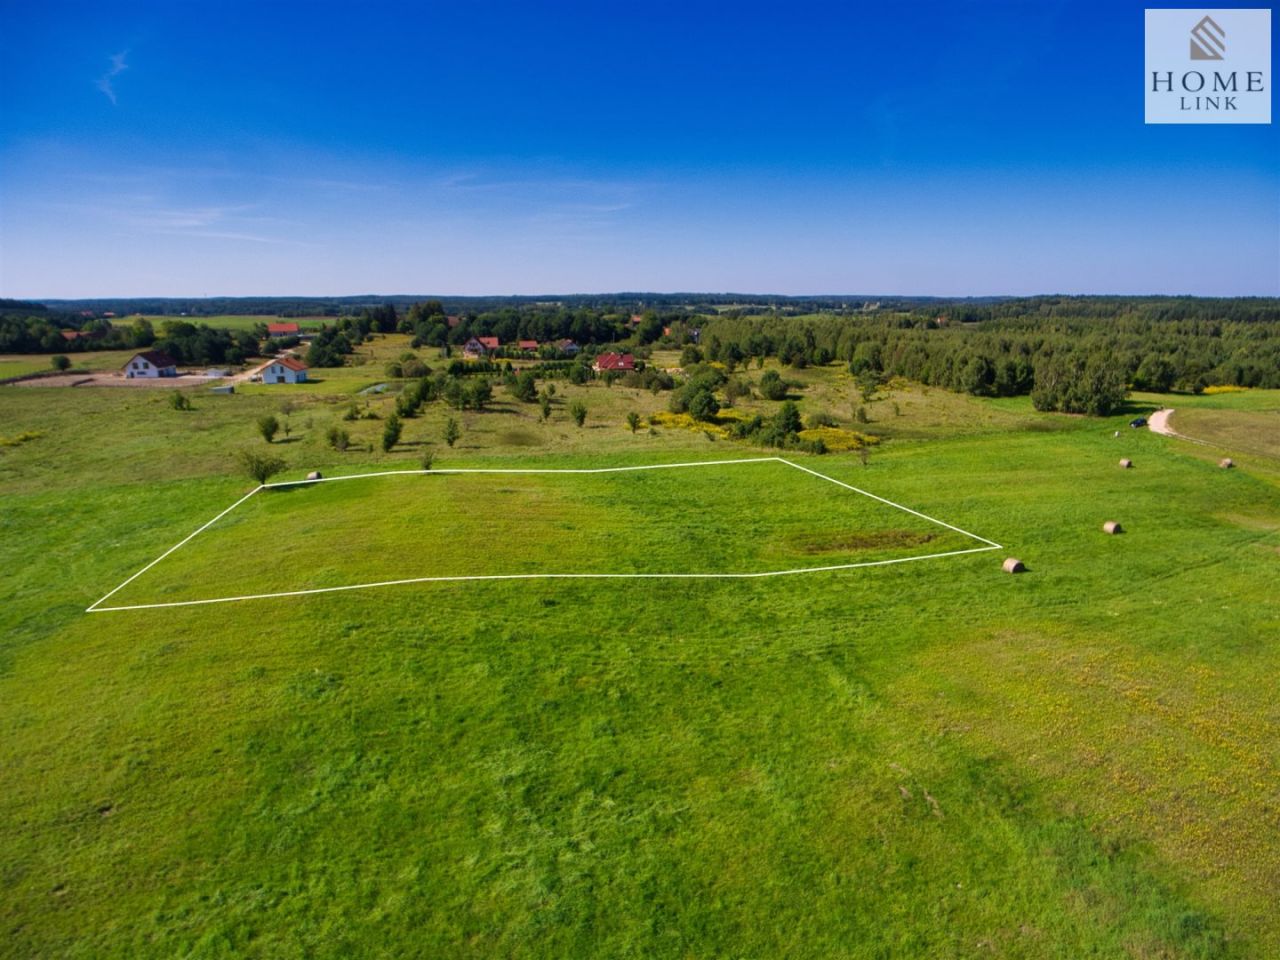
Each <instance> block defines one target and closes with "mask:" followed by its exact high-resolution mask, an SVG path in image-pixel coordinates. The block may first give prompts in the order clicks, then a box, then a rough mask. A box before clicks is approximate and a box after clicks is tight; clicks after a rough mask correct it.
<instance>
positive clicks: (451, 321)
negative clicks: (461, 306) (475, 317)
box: [444, 313, 462, 330]
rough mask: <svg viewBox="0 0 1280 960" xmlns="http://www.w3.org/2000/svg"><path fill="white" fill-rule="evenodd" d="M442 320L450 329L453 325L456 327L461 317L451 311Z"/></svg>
mask: <svg viewBox="0 0 1280 960" xmlns="http://www.w3.org/2000/svg"><path fill="white" fill-rule="evenodd" d="M444 322H445V323H447V324H448V325H449V329H450V330H452V329H453V328H454V327H456V326H457V325H458V324H460V323H461V322H462V317H460V316H458V315H457V314H456V313H453V314H450V315H449V316H447V317H445V318H444Z"/></svg>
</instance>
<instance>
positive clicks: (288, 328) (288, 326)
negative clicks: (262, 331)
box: [267, 323, 299, 336]
mask: <svg viewBox="0 0 1280 960" xmlns="http://www.w3.org/2000/svg"><path fill="white" fill-rule="evenodd" d="M298 329H299V328H298V325H297V324H296V323H268V324H267V333H269V334H271V335H272V336H275V335H276V334H277V333H297V332H298Z"/></svg>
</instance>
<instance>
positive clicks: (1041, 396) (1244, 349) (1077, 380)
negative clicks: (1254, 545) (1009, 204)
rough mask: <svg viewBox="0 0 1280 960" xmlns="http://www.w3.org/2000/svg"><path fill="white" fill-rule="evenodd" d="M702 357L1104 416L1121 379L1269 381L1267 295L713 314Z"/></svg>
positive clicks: (1185, 386) (1135, 382)
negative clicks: (818, 367)
mask: <svg viewBox="0 0 1280 960" xmlns="http://www.w3.org/2000/svg"><path fill="white" fill-rule="evenodd" d="M701 349H702V351H703V353H704V355H705V358H706V359H708V360H722V361H723V360H729V361H734V362H737V361H741V360H744V359H748V358H752V357H758V356H775V357H778V358H779V359H780V360H782V362H784V363H787V364H791V365H793V366H804V365H806V364H813V363H817V364H825V363H833V362H839V363H845V364H848V365H849V368H850V370H851V372H852V373H854V374H856V375H870V376H875V377H880V378H885V377H892V376H901V377H906V378H908V379H911V380H916V381H919V382H921V383H925V384H929V385H933V386H939V387H944V388H946V389H950V390H956V391H961V392H965V393H971V394H975V395H978V396H1013V395H1020V394H1028V393H1029V394H1031V397H1032V399H1033V401H1034V402H1035V405H1036V407H1037V408H1038V409H1041V410H1061V411H1066V412H1073V413H1093V414H1107V413H1109V412H1111V411H1112V410H1114V409H1115V408H1116V407H1117V406H1118V405H1119V404H1120V402H1121V401H1122V400H1123V399H1124V396H1125V394H1126V392H1127V391H1128V389H1129V388H1133V389H1138V390H1150V391H1155V392H1167V391H1170V390H1187V391H1199V390H1202V389H1203V388H1204V387H1206V386H1209V385H1211V384H1231V385H1238V386H1244V387H1270V388H1278V387H1280V302H1278V301H1275V300H1192V299H1171V298H1161V299H1150V300H1145V299H1144V300H1138V299H1111V298H1094V297H1073V298H1037V299H1034V300H1023V301H1007V302H1002V303H999V304H993V305H987V306H978V305H972V304H965V305H955V304H952V305H949V306H945V307H933V308H930V309H927V310H926V309H922V308H917V309H915V310H913V311H911V312H889V311H879V312H875V313H871V314H864V315H861V316H856V317H853V316H819V317H808V318H770V317H720V318H716V319H713V320H710V321H708V322H707V323H706V324H705V325H704V326H703V329H702V337H701Z"/></svg>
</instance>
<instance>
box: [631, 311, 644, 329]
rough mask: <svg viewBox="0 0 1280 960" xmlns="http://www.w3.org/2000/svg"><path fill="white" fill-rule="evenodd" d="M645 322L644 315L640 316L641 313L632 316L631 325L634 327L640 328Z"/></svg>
mask: <svg viewBox="0 0 1280 960" xmlns="http://www.w3.org/2000/svg"><path fill="white" fill-rule="evenodd" d="M643 321H644V316H643V315H642V314H639V313H633V314H632V315H631V325H632V326H633V327H638V326H640V324H641V323H642V322H643Z"/></svg>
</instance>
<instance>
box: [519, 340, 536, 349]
mask: <svg viewBox="0 0 1280 960" xmlns="http://www.w3.org/2000/svg"><path fill="white" fill-rule="evenodd" d="M520 349H521V350H537V349H538V341H537V340H521V341H520Z"/></svg>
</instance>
